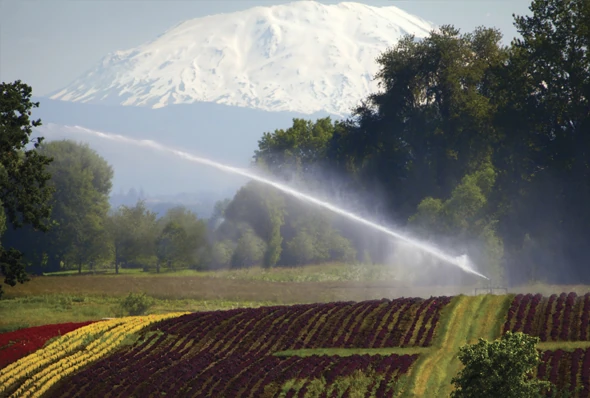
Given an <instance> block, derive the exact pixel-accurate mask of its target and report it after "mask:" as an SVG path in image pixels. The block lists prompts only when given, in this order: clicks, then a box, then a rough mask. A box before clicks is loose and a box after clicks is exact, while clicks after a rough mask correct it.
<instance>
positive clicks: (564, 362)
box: [537, 348, 590, 398]
mask: <svg viewBox="0 0 590 398" xmlns="http://www.w3.org/2000/svg"><path fill="white" fill-rule="evenodd" d="M541 360H542V362H541V364H540V365H539V368H538V369H537V377H538V378H539V379H541V380H549V381H550V382H552V383H553V384H555V385H556V386H557V389H558V390H559V391H566V390H569V392H571V393H573V392H574V391H575V390H576V388H581V390H580V391H578V392H576V395H575V396H578V397H585V398H587V397H590V349H582V348H578V349H576V350H575V351H573V352H568V351H563V350H555V351H543V352H542V353H541Z"/></svg>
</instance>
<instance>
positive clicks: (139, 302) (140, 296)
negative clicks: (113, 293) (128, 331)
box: [121, 293, 154, 315]
mask: <svg viewBox="0 0 590 398" xmlns="http://www.w3.org/2000/svg"><path fill="white" fill-rule="evenodd" d="M152 305H154V299H153V298H151V297H150V296H148V295H146V294H145V293H129V295H128V296H127V297H125V298H124V299H123V301H122V302H121V308H123V310H124V311H125V312H126V313H128V314H129V315H142V314H144V313H145V312H146V311H147V310H148V309H149V308H150V307H151V306H152Z"/></svg>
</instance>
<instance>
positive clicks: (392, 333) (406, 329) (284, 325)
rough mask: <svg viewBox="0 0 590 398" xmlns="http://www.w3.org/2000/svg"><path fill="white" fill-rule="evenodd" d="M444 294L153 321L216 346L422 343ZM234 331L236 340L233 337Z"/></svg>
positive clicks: (265, 347)
mask: <svg viewBox="0 0 590 398" xmlns="http://www.w3.org/2000/svg"><path fill="white" fill-rule="evenodd" d="M449 301H450V297H436V298H430V299H426V300H424V299H419V298H402V299H397V300H392V301H390V300H386V299H383V300H373V301H365V302H360V303H354V302H340V303H327V304H302V305H293V306H274V307H262V308H244V309H235V310H229V311H212V312H201V313H194V314H190V315H187V316H184V317H181V318H178V319H170V320H168V321H166V322H162V323H161V324H159V325H157V328H158V329H159V330H161V331H163V332H165V333H168V334H173V335H182V336H185V337H187V338H189V339H192V340H195V341H197V342H201V344H207V343H206V342H208V341H214V344H215V345H216V350H222V349H224V348H227V346H228V345H230V346H231V347H232V348H233V349H236V350H248V351H250V350H256V351H260V352H261V353H268V352H276V351H282V350H289V349H303V348H306V349H307V348H331V347H338V348H383V347H409V346H413V347H418V346H422V347H426V346H429V345H430V344H431V342H432V338H433V335H434V331H435V329H436V325H437V324H438V320H439V318H440V311H441V309H442V308H443V307H444V306H445V305H446V304H448V303H449ZM237 334H240V339H236V336H237Z"/></svg>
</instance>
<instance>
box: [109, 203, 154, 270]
mask: <svg viewBox="0 0 590 398" xmlns="http://www.w3.org/2000/svg"><path fill="white" fill-rule="evenodd" d="M109 227H110V234H111V238H112V240H113V250H114V262H115V272H116V273H119V267H120V266H121V265H122V264H125V265H127V266H131V265H139V264H140V263H142V262H144V261H146V260H147V261H149V259H150V258H153V257H155V242H156V236H157V232H158V231H157V224H156V214H155V213H153V212H151V211H149V210H147V209H146V207H145V203H144V202H143V201H139V202H137V204H136V205H135V206H134V207H128V206H121V207H119V208H118V209H117V210H116V211H114V212H113V213H112V214H111V216H110V218H109Z"/></svg>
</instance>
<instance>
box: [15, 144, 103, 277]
mask: <svg viewBox="0 0 590 398" xmlns="http://www.w3.org/2000/svg"><path fill="white" fill-rule="evenodd" d="M37 150H38V152H39V154H41V155H43V156H48V157H52V158H53V159H54V160H53V162H52V163H51V165H50V166H49V169H48V170H49V171H50V172H51V174H52V177H51V180H50V184H51V186H52V187H54V188H55V194H54V195H53V198H52V199H51V205H52V207H53V213H52V218H53V220H55V222H56V226H55V227H54V228H52V231H50V232H49V233H47V234H46V235H45V236H43V239H42V240H41V242H39V243H40V245H39V248H38V251H40V252H42V253H43V254H45V255H46V256H47V257H48V265H49V267H48V269H49V270H50V271H58V270H59V269H60V264H61V263H63V264H64V265H66V266H68V267H70V266H74V267H76V268H77V269H78V272H82V266H83V265H92V264H93V263H94V262H98V261H107V260H109V259H110V258H111V256H112V245H111V239H110V236H109V233H108V212H109V209H110V205H109V194H110V191H111V188H112V178H113V169H112V167H111V166H110V165H109V164H108V163H107V162H106V160H104V158H102V157H101V156H100V155H99V154H98V153H97V152H96V151H94V150H93V149H91V148H90V147H89V146H88V145H87V144H82V143H76V142H74V141H69V140H63V141H52V142H49V143H44V144H43V145H41V146H40V147H39V148H38V149H37ZM22 244H25V245H26V244H27V242H26V240H25V242H23V243H22Z"/></svg>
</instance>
